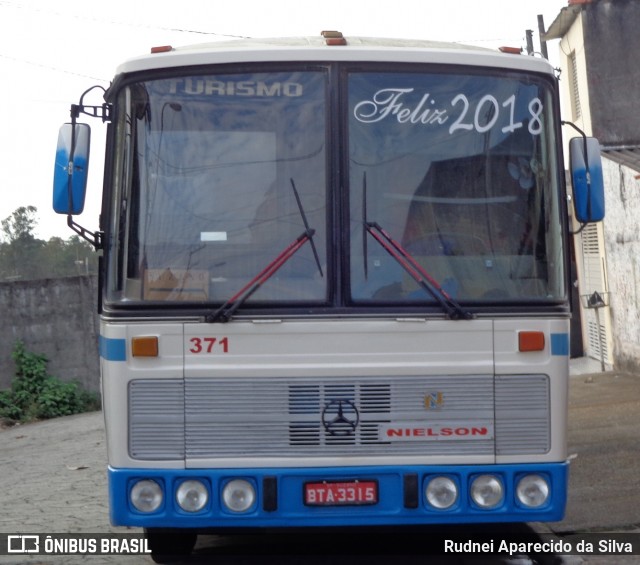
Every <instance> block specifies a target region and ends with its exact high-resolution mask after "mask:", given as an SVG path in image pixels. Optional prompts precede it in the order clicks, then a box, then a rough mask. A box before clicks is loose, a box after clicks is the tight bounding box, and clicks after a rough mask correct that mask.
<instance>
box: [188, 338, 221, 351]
mask: <svg viewBox="0 0 640 565" xmlns="http://www.w3.org/2000/svg"><path fill="white" fill-rule="evenodd" d="M189 343H190V344H191V348H190V349H189V353H193V354H195V355H197V354H198V353H229V338H228V337H221V338H217V337H192V338H191V339H190V340H189Z"/></svg>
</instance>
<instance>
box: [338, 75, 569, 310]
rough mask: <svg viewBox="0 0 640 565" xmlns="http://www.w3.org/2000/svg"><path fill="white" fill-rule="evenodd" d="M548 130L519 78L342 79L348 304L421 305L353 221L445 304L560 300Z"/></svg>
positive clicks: (541, 103)
mask: <svg viewBox="0 0 640 565" xmlns="http://www.w3.org/2000/svg"><path fill="white" fill-rule="evenodd" d="M552 118H553V111H552V105H551V97H550V93H549V92H548V90H547V88H546V87H545V86H544V85H543V83H541V82H540V81H536V80H532V79H531V77H528V76H527V77H524V76H488V75H486V74H475V75H458V74H425V73H385V74H381V73H354V74H352V75H351V76H350V79H349V186H350V188H351V197H350V205H351V206H350V209H351V225H350V228H351V230H350V241H351V250H350V251H351V254H350V256H351V292H352V298H353V299H354V300H355V301H375V302H389V301H390V302H396V301H424V300H429V299H430V297H429V295H428V293H425V292H424V289H422V288H420V285H419V284H417V283H416V281H415V280H414V279H413V277H410V276H407V272H406V270H405V269H403V268H402V265H400V264H399V261H398V260H397V258H396V257H394V256H393V254H391V253H389V252H388V250H387V249H385V248H384V246H381V245H379V242H377V241H376V240H375V239H374V238H372V237H371V233H370V230H367V229H364V230H363V229H362V225H363V221H364V223H365V224H367V223H368V224H369V225H372V224H373V223H375V224H377V225H379V226H380V227H381V228H383V229H384V230H386V232H388V233H389V234H390V237H392V238H393V239H394V240H395V241H397V242H398V243H399V245H400V246H401V247H402V248H403V249H404V250H406V252H407V253H408V254H410V256H411V257H412V258H413V259H414V260H415V261H417V263H418V264H420V265H421V266H422V267H423V268H424V269H425V270H426V271H427V272H428V274H429V275H430V277H432V278H433V279H434V280H436V281H438V284H439V285H440V286H441V287H442V288H443V290H444V291H445V292H446V293H448V294H449V295H450V296H452V297H454V298H455V299H456V300H459V301H481V302H486V301H493V302H495V301H503V300H507V301H511V300H532V299H533V300H539V299H543V300H558V299H562V298H563V297H564V292H565V289H564V265H563V261H562V256H563V255H562V238H561V233H562V230H561V220H560V217H561V216H560V210H559V202H558V192H559V191H558V183H557V173H558V169H557V162H556V155H555V152H554V150H553V148H554V146H555V141H556V140H555V129H554V127H553V122H552Z"/></svg>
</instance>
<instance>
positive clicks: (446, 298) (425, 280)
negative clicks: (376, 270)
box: [363, 176, 474, 320]
mask: <svg viewBox="0 0 640 565" xmlns="http://www.w3.org/2000/svg"><path fill="white" fill-rule="evenodd" d="M366 191H367V183H366V176H365V177H364V185H363V194H364V196H363V224H364V229H365V232H366V233H365V234H364V236H363V237H364V239H365V240H366V234H367V233H368V234H370V235H371V237H373V239H375V240H376V241H377V242H378V243H379V244H380V245H381V246H382V248H383V249H384V250H385V251H386V252H387V253H388V254H389V255H391V257H393V258H394V259H395V260H396V261H397V263H398V264H399V265H400V266H401V267H402V268H403V269H404V270H405V271H406V272H407V273H408V274H409V276H410V277H411V278H412V279H413V280H414V281H416V282H417V283H418V285H420V287H422V288H423V289H424V290H426V291H427V292H428V293H429V294H430V295H431V296H433V298H434V299H435V300H436V301H437V302H438V303H439V304H440V306H442V309H443V310H444V311H445V312H446V314H447V316H448V317H449V318H450V319H451V320H471V319H472V318H473V317H474V315H473V313H471V312H469V311H468V310H465V309H464V308H463V307H462V306H461V305H460V304H458V302H456V301H455V300H454V299H453V298H452V297H451V295H449V293H448V292H446V291H445V290H444V289H443V288H442V287H441V286H440V285H439V284H438V282H437V281H436V280H435V279H434V278H433V277H432V276H431V275H429V273H427V271H426V270H425V269H424V267H423V266H422V265H420V263H418V261H417V260H416V259H415V257H413V256H412V255H411V253H409V252H408V251H407V250H406V249H405V248H404V247H402V245H400V243H398V242H397V241H395V240H394V239H393V238H392V237H391V236H390V235H389V233H387V232H386V231H385V230H384V229H383V228H382V227H381V226H380V224H378V223H377V222H370V221H368V220H367V217H366V215H367V212H366ZM365 252H366V247H365ZM366 264H367V263H366V257H365V270H366Z"/></svg>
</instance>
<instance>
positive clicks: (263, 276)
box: [205, 179, 324, 323]
mask: <svg viewBox="0 0 640 565" xmlns="http://www.w3.org/2000/svg"><path fill="white" fill-rule="evenodd" d="M291 188H292V189H293V193H294V194H295V197H296V202H297V203H298V209H299V210H300V215H301V216H302V221H303V223H304V227H305V231H304V232H302V233H301V234H300V235H299V236H298V237H297V238H296V239H295V241H293V242H291V243H290V244H289V245H287V247H285V248H284V249H283V250H282V251H281V252H280V253H279V254H278V256H277V257H275V258H274V259H273V260H272V261H271V262H270V263H269V264H268V265H267V266H266V267H265V268H264V269H262V271H260V272H259V273H258V274H257V275H256V276H255V277H253V278H252V279H251V280H250V281H249V282H248V283H247V284H246V285H244V286H243V287H242V288H241V289H240V290H239V291H238V292H236V293H235V294H234V295H233V296H232V297H231V298H229V300H227V301H226V302H225V303H224V304H223V305H222V306H220V308H218V309H217V310H216V311H215V312H213V313H212V314H209V315H207V316H205V322H207V323H215V322H228V321H229V320H231V318H232V316H233V314H234V313H235V311H236V310H237V309H238V308H240V306H242V305H243V304H244V303H245V302H246V301H247V300H248V299H249V298H250V297H251V296H252V295H253V294H254V293H255V292H256V291H257V290H258V289H259V288H260V287H261V286H262V285H263V284H264V283H266V282H267V281H268V280H269V279H270V278H271V277H272V276H273V275H275V274H276V272H277V271H278V269H280V267H282V265H284V264H285V263H286V262H287V261H288V260H289V259H291V257H293V255H294V254H295V253H296V251H298V249H300V248H301V247H302V246H303V245H304V244H305V243H306V242H307V241H309V242H310V243H311V248H312V249H313V256H314V258H315V260H316V264H317V265H318V270H319V271H320V276H324V275H323V273H322V266H321V265H320V257H319V255H318V251H317V249H316V246H315V243H314V242H313V236H314V234H315V233H316V231H315V230H314V229H311V228H310V227H309V222H308V221H307V216H306V214H305V212H304V209H303V207H302V202H301V200H300V195H299V194H298V191H297V190H296V186H295V184H294V182H293V179H291Z"/></svg>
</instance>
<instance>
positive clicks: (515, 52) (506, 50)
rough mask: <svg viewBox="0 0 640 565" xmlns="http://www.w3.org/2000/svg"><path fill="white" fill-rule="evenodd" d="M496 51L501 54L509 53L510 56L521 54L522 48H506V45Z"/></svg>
mask: <svg viewBox="0 0 640 565" xmlns="http://www.w3.org/2000/svg"><path fill="white" fill-rule="evenodd" d="M498 50H499V51H500V52H501V53H509V54H510V55H520V54H522V47H508V46H506V45H504V46H502V47H498Z"/></svg>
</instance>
